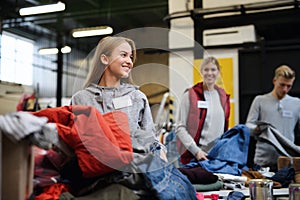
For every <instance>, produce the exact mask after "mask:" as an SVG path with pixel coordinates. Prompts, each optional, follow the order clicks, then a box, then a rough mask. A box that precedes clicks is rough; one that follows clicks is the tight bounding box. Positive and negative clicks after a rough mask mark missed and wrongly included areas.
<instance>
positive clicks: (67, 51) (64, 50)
mask: <svg viewBox="0 0 300 200" xmlns="http://www.w3.org/2000/svg"><path fill="white" fill-rule="evenodd" d="M60 51H61V52H62V53H70V52H71V47H69V46H64V47H63V48H61V49H60Z"/></svg>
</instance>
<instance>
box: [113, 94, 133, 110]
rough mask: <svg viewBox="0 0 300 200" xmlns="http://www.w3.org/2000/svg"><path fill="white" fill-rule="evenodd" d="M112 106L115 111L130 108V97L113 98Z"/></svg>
mask: <svg viewBox="0 0 300 200" xmlns="http://www.w3.org/2000/svg"><path fill="white" fill-rule="evenodd" d="M113 104H114V107H115V109H120V108H125V107H129V106H132V101H131V99H130V97H129V96H128V95H127V96H123V97H118V98H114V99H113Z"/></svg>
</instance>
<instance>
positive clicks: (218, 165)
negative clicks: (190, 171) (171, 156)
mask: <svg viewBox="0 0 300 200" xmlns="http://www.w3.org/2000/svg"><path fill="white" fill-rule="evenodd" d="M249 141H250V129H249V128H248V127H247V126H246V125H242V124H240V125H236V126H235V127H233V128H231V129H229V130H228V131H226V132H225V133H224V134H223V135H222V136H221V137H220V138H219V139H218V140H217V141H216V144H215V145H214V146H213V148H212V149H211V150H210V152H208V159H209V160H202V161H196V160H195V159H194V160H192V161H191V162H190V163H188V164H187V165H186V166H185V167H188V168H189V167H196V166H199V165H200V166H201V167H203V168H204V169H206V170H207V171H210V172H214V173H224V174H232V175H241V174H242V171H243V170H244V169H245V170H247V169H248V167H247V166H246V164H247V157H248V146H249Z"/></svg>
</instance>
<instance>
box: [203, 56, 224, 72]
mask: <svg viewBox="0 0 300 200" xmlns="http://www.w3.org/2000/svg"><path fill="white" fill-rule="evenodd" d="M208 63H212V64H214V65H216V66H217V68H218V70H219V71H221V69H220V64H219V61H218V60H217V59H216V58H215V57H213V56H210V57H206V58H204V59H203V61H202V63H201V65H200V71H202V70H203V68H204V67H205V66H206V65H207V64H208Z"/></svg>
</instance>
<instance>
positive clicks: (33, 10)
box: [19, 1, 66, 16]
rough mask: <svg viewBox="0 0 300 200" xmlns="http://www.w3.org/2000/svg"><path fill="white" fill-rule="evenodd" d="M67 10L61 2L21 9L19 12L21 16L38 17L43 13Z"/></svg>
mask: <svg viewBox="0 0 300 200" xmlns="http://www.w3.org/2000/svg"><path fill="white" fill-rule="evenodd" d="M65 8H66V6H65V4H64V3H62V2H60V1H59V2H57V3H56V4H48V5H42V6H33V7H27V8H21V9H20V10H19V13H20V15H21V16H24V15H36V14H42V13H50V12H58V11H63V10H65Z"/></svg>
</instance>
